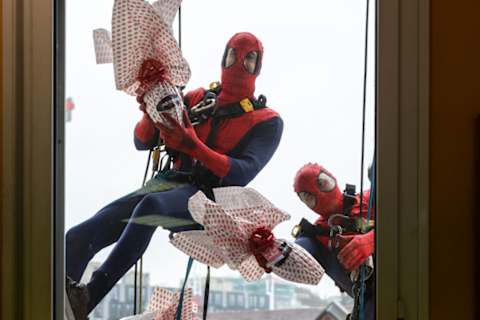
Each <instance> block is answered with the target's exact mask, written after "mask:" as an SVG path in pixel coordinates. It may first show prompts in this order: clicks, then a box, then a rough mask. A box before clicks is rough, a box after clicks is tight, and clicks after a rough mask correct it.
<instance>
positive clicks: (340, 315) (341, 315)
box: [316, 302, 348, 320]
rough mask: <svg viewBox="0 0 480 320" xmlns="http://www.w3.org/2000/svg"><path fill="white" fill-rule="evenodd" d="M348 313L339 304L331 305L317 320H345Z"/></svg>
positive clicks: (333, 303)
mask: <svg viewBox="0 0 480 320" xmlns="http://www.w3.org/2000/svg"><path fill="white" fill-rule="evenodd" d="M347 315H348V311H347V310H346V309H345V308H344V307H343V306H342V305H340V304H339V303H336V302H332V303H330V304H329V305H328V306H327V307H326V308H325V310H323V312H322V313H321V314H320V315H319V316H318V318H317V319H316V320H345V318H346V317H347Z"/></svg>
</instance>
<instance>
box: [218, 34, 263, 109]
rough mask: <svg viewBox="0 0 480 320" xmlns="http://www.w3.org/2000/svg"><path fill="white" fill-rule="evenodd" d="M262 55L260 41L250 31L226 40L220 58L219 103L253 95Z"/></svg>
mask: <svg viewBox="0 0 480 320" xmlns="http://www.w3.org/2000/svg"><path fill="white" fill-rule="evenodd" d="M262 57H263V46H262V43H261V42H260V40H258V39H257V37H255V36H254V35H253V34H251V33H248V32H241V33H237V34H235V35H234V36H233V37H232V38H231V39H230V40H229V41H228V43H227V46H226V48H225V53H224V54H223V59H222V91H221V93H220V95H219V97H218V98H219V105H225V104H229V103H233V102H238V101H240V100H242V99H245V98H252V97H253V95H254V92H255V80H256V78H257V76H258V74H259V73H260V69H261V67H262Z"/></svg>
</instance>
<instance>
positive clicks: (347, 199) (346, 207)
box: [342, 183, 356, 217]
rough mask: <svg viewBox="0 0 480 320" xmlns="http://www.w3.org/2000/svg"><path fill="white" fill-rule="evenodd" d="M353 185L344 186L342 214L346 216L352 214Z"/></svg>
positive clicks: (353, 201) (353, 202)
mask: <svg viewBox="0 0 480 320" xmlns="http://www.w3.org/2000/svg"><path fill="white" fill-rule="evenodd" d="M355 189H356V188H355V185H353V184H348V183H347V185H346V186H345V190H344V191H343V201H342V202H343V203H342V207H343V210H342V211H343V212H342V213H343V214H344V215H346V216H348V217H349V216H350V214H351V212H352V207H353V205H354V204H355Z"/></svg>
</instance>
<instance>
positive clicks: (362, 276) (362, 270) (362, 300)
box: [359, 154, 376, 320]
mask: <svg viewBox="0 0 480 320" xmlns="http://www.w3.org/2000/svg"><path fill="white" fill-rule="evenodd" d="M375 171H376V156H375V154H374V158H373V163H372V183H371V188H370V197H369V198H368V211H367V223H368V221H370V219H371V217H372V210H373V206H374V201H375V194H376V183H375V178H376V174H375ZM365 268H366V267H365V265H362V266H361V267H360V307H359V320H365Z"/></svg>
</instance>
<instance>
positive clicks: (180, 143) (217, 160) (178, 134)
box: [157, 111, 230, 178]
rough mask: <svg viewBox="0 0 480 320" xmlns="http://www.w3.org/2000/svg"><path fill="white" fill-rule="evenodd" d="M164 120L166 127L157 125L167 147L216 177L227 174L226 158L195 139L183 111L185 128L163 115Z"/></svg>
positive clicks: (227, 163) (193, 131) (227, 161)
mask: <svg viewBox="0 0 480 320" xmlns="http://www.w3.org/2000/svg"><path fill="white" fill-rule="evenodd" d="M165 118H166V120H167V121H168V124H169V125H168V126H166V125H163V124H160V123H158V124H157V125H158V126H159V127H160V136H161V138H162V139H163V141H164V142H165V145H166V146H167V147H169V148H171V149H173V150H177V151H179V152H182V153H185V154H187V155H189V156H191V157H192V158H195V159H197V160H198V161H200V162H201V163H202V164H203V165H204V166H205V167H206V168H207V169H209V170H210V171H212V172H213V173H214V174H215V175H216V176H217V177H220V178H223V177H225V176H226V175H227V174H228V171H229V170H230V161H229V160H228V157H227V156H226V155H224V154H221V153H218V152H216V151H214V150H212V149H210V148H209V147H208V146H207V145H206V144H205V143H203V142H202V141H201V140H200V139H199V138H198V137H197V134H196V132H195V130H194V129H193V127H192V124H191V123H190V120H189V119H188V115H187V113H186V112H185V111H184V112H183V122H184V123H185V127H182V126H181V125H180V124H179V123H178V122H177V121H175V119H173V118H172V117H171V116H170V115H165Z"/></svg>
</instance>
